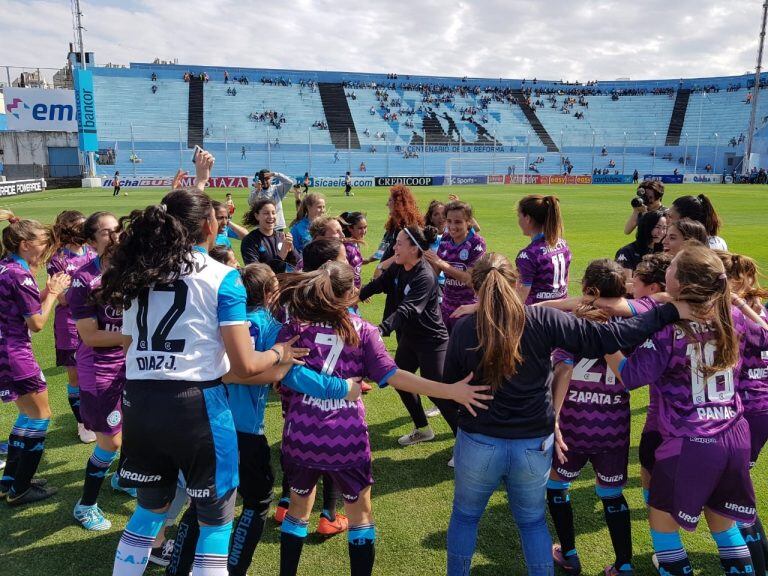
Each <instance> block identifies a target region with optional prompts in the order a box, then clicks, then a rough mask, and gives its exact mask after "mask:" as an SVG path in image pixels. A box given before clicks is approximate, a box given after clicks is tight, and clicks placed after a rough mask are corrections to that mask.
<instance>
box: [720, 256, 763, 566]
mask: <svg viewBox="0 0 768 576" xmlns="http://www.w3.org/2000/svg"><path fill="white" fill-rule="evenodd" d="M718 255H719V256H720V260H721V261H722V262H723V266H724V267H725V273H726V274H727V275H728V282H729V284H730V286H731V294H732V295H733V300H732V301H733V305H734V306H736V307H737V308H739V310H740V311H741V312H742V313H743V314H744V315H745V316H748V317H750V318H751V319H752V320H753V321H755V322H757V323H763V324H764V323H765V321H766V320H768V318H766V311H765V307H763V303H762V300H763V299H764V298H766V297H768V292H767V291H766V290H764V289H763V288H761V287H760V284H759V282H758V280H757V279H758V276H759V271H758V268H757V263H756V262H755V261H754V260H753V259H752V258H750V257H749V256H742V255H740V254H729V253H727V252H718ZM755 314H757V317H756V318H755V317H754V315H755ZM742 360H743V362H742V365H741V371H740V373H739V387H738V391H739V396H740V397H741V403H742V404H743V406H744V419H745V420H746V421H747V423H748V424H749V436H750V456H749V465H750V468H752V467H754V465H755V463H756V462H757V458H758V456H759V455H760V451H761V450H762V449H763V446H765V442H766V440H768V348H763V349H761V348H760V347H759V346H754V344H753V343H752V342H750V341H747V342H746V343H745V346H744V352H743V356H742ZM739 529H740V530H741V534H742V535H743V536H744V539H745V540H746V542H747V546H749V551H750V553H751V555H752V561H753V562H754V564H755V572H756V573H757V574H762V573H764V572H765V564H766V562H765V559H766V557H768V550H767V549H766V546H767V544H768V543H766V540H765V531H764V530H763V524H762V522H760V518H759V517H758V516H755V523H754V524H752V525H749V524H739ZM761 569H762V572H760V570H761Z"/></svg>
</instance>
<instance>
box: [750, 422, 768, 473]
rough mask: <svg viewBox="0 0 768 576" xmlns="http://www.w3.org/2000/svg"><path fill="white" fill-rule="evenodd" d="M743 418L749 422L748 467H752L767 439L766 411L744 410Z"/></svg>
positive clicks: (767, 423)
mask: <svg viewBox="0 0 768 576" xmlns="http://www.w3.org/2000/svg"><path fill="white" fill-rule="evenodd" d="M744 420H746V421H747V424H749V436H750V445H749V446H750V454H749V467H750V468H752V467H753V466H754V465H755V462H757V457H758V456H760V451H761V450H762V449H763V446H765V442H766V441H768V412H744Z"/></svg>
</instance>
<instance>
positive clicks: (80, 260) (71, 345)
mask: <svg viewBox="0 0 768 576" xmlns="http://www.w3.org/2000/svg"><path fill="white" fill-rule="evenodd" d="M95 257H96V253H95V252H94V251H93V250H92V249H91V248H90V246H88V245H86V246H83V253H82V254H76V253H75V252H72V251H71V250H67V249H66V248H61V249H60V250H57V251H56V253H55V254H54V255H53V256H51V259H50V260H49V261H48V265H47V266H46V270H47V271H48V275H49V276H53V275H54V274H56V273H58V272H64V273H65V274H67V275H69V276H72V275H74V273H75V271H77V269H78V268H80V267H81V266H84V265H85V264H88V262H90V261H91V260H93V259H94V258H95ZM53 338H54V342H55V343H56V348H58V349H59V350H75V349H77V347H78V346H79V345H80V339H79V338H78V336H77V328H76V327H75V321H74V320H73V319H72V313H71V310H70V307H69V293H67V304H62V303H61V302H58V303H57V304H56V312H55V316H54V318H53Z"/></svg>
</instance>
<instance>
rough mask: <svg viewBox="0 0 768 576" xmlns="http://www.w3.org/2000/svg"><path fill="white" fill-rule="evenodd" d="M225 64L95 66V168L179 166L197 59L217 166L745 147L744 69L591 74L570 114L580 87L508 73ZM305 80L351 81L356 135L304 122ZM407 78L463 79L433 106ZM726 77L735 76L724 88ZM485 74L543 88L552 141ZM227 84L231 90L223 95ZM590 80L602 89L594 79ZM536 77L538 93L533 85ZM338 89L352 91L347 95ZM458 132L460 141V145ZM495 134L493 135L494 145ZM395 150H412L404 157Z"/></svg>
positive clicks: (414, 167) (625, 162) (326, 170)
mask: <svg viewBox="0 0 768 576" xmlns="http://www.w3.org/2000/svg"><path fill="white" fill-rule="evenodd" d="M227 71H228V72H229V78H230V82H229V83H228V84H225V83H224V81H223V76H224V68H221V67H201V66H179V65H159V64H143V63H139V64H131V67H130V68H95V79H94V86H95V92H96V103H97V116H98V119H99V140H100V146H101V147H103V148H114V149H115V150H116V152H117V154H116V156H117V164H116V165H115V166H102V167H101V170H100V172H102V173H103V174H110V173H111V172H112V171H113V170H114V169H119V170H120V171H121V173H122V174H125V175H130V174H133V173H136V174H152V175H168V174H172V173H173V172H175V170H176V169H177V168H179V167H184V168H186V169H189V168H190V163H189V156H190V154H189V150H188V134H187V125H188V114H189V106H190V105H189V86H188V84H187V83H186V82H185V81H184V79H183V76H184V73H185V72H190V73H191V74H195V75H199V74H201V73H203V72H205V73H207V74H208V75H209V77H210V81H209V82H206V83H205V84H204V87H203V95H204V102H203V107H202V108H203V126H204V131H205V133H204V137H203V143H204V146H205V147H206V148H208V149H210V150H212V151H213V152H214V153H215V154H216V156H217V171H218V172H219V173H220V174H224V173H227V174H231V175H239V174H252V173H253V172H255V171H256V170H258V169H260V168H263V167H269V168H270V169H272V170H277V171H281V172H285V173H288V174H289V175H298V174H303V173H304V172H305V171H310V172H311V173H312V174H313V175H315V176H338V175H341V174H343V173H344V172H345V171H347V170H349V171H350V172H352V173H353V174H355V175H360V174H362V172H361V170H360V168H361V163H365V167H366V172H365V174H366V175H376V176H379V175H398V176H400V175H440V174H443V173H445V171H446V163H447V162H448V160H449V159H451V158H456V157H457V156H459V155H460V156H461V157H462V159H463V161H462V164H461V168H459V167H458V165H454V166H453V168H452V170H453V173H454V174H456V170H460V171H461V172H463V173H464V174H470V173H478V172H482V173H490V172H491V171H493V172H496V173H501V172H506V170H505V166H506V165H510V164H512V163H513V162H514V164H515V170H516V172H517V173H521V172H522V171H523V170H525V166H524V164H525V163H526V158H527V159H528V161H533V159H534V158H536V157H542V158H544V161H543V162H541V163H539V164H538V166H537V167H538V170H539V171H540V172H541V173H547V174H552V173H560V172H562V170H563V165H562V164H561V160H562V158H564V157H568V159H569V160H570V162H571V163H572V165H573V173H574V174H585V173H586V174H588V173H591V172H592V171H593V169H601V170H602V169H606V168H609V163H610V162H611V160H612V161H613V162H614V163H615V165H613V166H610V171H611V172H612V173H613V172H614V171H620V172H621V171H623V172H624V173H631V172H632V171H633V170H635V169H636V170H638V172H640V174H641V175H642V174H644V173H650V172H655V173H671V172H672V171H673V170H675V169H678V170H679V171H680V172H683V171H688V172H692V171H694V166H693V163H694V160H695V159H696V158H695V156H696V152H695V151H696V150H697V151H698V164H697V168H696V169H697V170H698V171H703V166H704V165H705V164H706V163H710V162H713V161H714V158H715V152H716V151H718V161H717V162H716V163H715V170H716V171H723V170H724V169H730V168H728V165H727V164H726V160H728V159H729V158H730V157H735V156H740V155H741V154H743V145H742V144H741V143H739V144H738V145H737V146H729V144H728V142H729V139H730V138H732V137H734V138H737V137H738V135H739V134H742V133H744V132H746V127H747V123H748V119H749V108H750V107H749V106H747V105H745V104H744V100H745V98H746V94H747V92H748V88H747V86H749V85H750V81H751V78H750V77H747V76H741V77H722V78H694V79H686V80H682V81H680V80H658V81H646V82H642V81H641V82H631V81H613V82H600V83H599V84H598V85H596V86H593V87H591V88H590V89H591V92H590V93H588V94H586V95H585V96H584V98H585V100H586V102H587V104H588V106H580V105H578V104H577V105H574V106H573V107H572V109H571V110H570V112H571V113H570V114H564V113H562V112H561V110H560V108H561V106H562V103H563V101H564V99H565V98H567V97H568V96H569V95H570V94H569V91H572V90H574V89H581V88H585V87H578V86H573V85H563V84H561V83H557V82H549V81H539V82H536V84H533V82H532V81H523V80H507V79H498V80H497V79H494V80H491V79H475V78H470V79H460V78H443V77H422V76H419V77H416V76H413V77H402V76H401V77H399V78H398V79H396V80H393V79H392V78H388V77H387V76H386V75H382V74H361V73H346V72H316V71H295V70H294V71H290V70H261V69H240V68H228V69H227ZM153 73H154V74H155V75H156V77H157V80H156V81H155V82H153V81H152V80H151V79H150V76H151V75H152V74H153ZM240 76H246V77H247V78H248V83H247V84H244V83H240V82H236V81H235V80H234V79H235V78H239V77H240ZM262 78H265V79H269V83H267V82H264V83H262V81H261V80H262ZM306 82H316V83H317V82H319V83H322V82H327V83H341V82H348V83H350V84H349V86H348V87H347V89H346V91H347V93H348V97H347V105H348V106H349V113H350V114H351V118H352V121H353V122H354V127H355V130H356V133H357V134H356V136H357V140H358V141H359V148H358V147H357V144H356V142H355V145H353V146H352V148H351V149H346V148H347V147H346V146H344V147H343V148H340V149H337V148H336V147H335V146H334V145H333V143H332V140H331V134H330V133H329V131H328V130H326V129H318V128H316V127H313V124H314V123H316V122H327V118H326V115H325V111H324V107H323V102H322V99H321V95H320V91H319V90H317V88H315V87H312V86H309V85H306ZM419 84H421V85H424V84H427V85H430V86H435V85H440V86H451V87H455V88H463V89H465V90H463V93H464V95H460V94H459V93H458V92H454V96H453V99H452V101H451V102H449V103H442V104H440V105H439V106H438V105H436V104H434V103H428V102H422V99H423V96H424V92H423V91H421V90H419V89H418V88H420V86H419ZM153 85H155V86H157V91H156V93H153V92H152V86H153ZM733 85H739V86H740V87H741V88H740V89H739V90H736V91H727V90H726V89H727V88H728V87H729V86H733ZM373 86H377V87H380V88H383V89H385V90H386V92H387V94H388V97H389V100H388V102H391V101H392V100H393V99H398V100H400V101H401V102H402V106H400V107H392V111H394V112H397V113H399V117H398V119H397V120H391V119H390V120H387V119H385V118H384V112H385V111H384V110H383V109H382V108H381V107H380V103H379V101H378V100H377V98H376V92H375V89H374V87H373ZM680 87H683V88H687V89H692V90H694V92H693V93H692V94H691V97H690V101H689V103H688V108H687V111H686V114H685V117H684V122H683V128H682V134H683V135H682V137H681V141H680V145H679V146H665V145H664V144H665V137H666V135H667V129H668V127H669V124H670V118H671V117H672V111H673V105H674V103H675V93H674V91H675V90H676V89H678V88H680ZM703 87H709V88H710V89H711V90H712V91H710V92H708V93H706V94H705V93H704V92H702V91H701V90H700V89H701V88H703ZM495 88H511V89H513V90H521V89H522V90H527V89H530V90H532V91H533V94H532V95H531V100H532V101H533V100H536V99H537V98H540V99H542V100H543V101H544V107H535V111H536V115H537V117H538V119H539V120H540V122H541V125H542V126H543V128H544V129H545V130H546V131H547V132H548V133H549V135H550V136H551V137H552V140H553V141H554V143H555V145H556V146H557V147H558V148H559V152H547V148H546V146H545V145H544V143H543V141H542V139H541V138H540V137H539V136H538V135H537V133H536V131H535V129H533V127H532V125H531V123H530V122H529V120H528V118H526V116H525V114H524V113H523V110H522V109H521V107H520V105H519V104H518V103H517V102H515V101H514V99H511V98H507V99H503V98H502V99H499V100H491V101H490V102H489V103H488V104H487V107H485V108H484V107H483V102H482V101H481V99H482V98H483V97H487V96H489V95H490V93H488V92H486V91H485V90H486V89H495ZM715 88H717V89H719V91H714V89H715ZM228 89H229V90H230V93H227V90H228ZM232 89H234V90H236V92H237V94H236V95H232V93H231V90H232ZM658 89H664V90H663V92H664V93H661V94H654V93H653V91H654V90H658ZM597 90H600V91H601V92H602V93H601V94H596V93H594V92H596V91H597ZM613 90H623V91H628V90H632V91H634V93H633V94H632V95H629V94H624V93H621V95H620V96H619V97H618V99H616V98H612V97H611V96H610V92H611V91H613ZM539 91H541V92H546V93H547V94H538V93H539ZM553 91H554V92H560V93H556V94H555V95H554V96H555V98H556V101H557V105H556V107H555V108H552V107H551V106H550V103H549V102H548V101H547V100H546V98H547V97H549V92H553ZM637 91H645V93H644V94H638V93H637ZM427 92H430V91H427ZM350 93H354V98H352V97H351V94H350ZM371 107H373V109H374V114H371ZM466 107H473V108H476V109H477V110H478V112H477V113H476V114H474V115H473V116H472V117H470V115H464V114H462V112H461V110H462V109H463V108H466ZM405 109H412V110H414V111H415V114H414V115H413V116H411V117H409V116H407V115H405V114H403V113H402V111H403V110H405ZM265 111H276V112H277V113H278V114H282V115H284V117H285V120H286V121H285V122H284V123H280V124H279V129H278V128H277V126H275V125H274V124H271V123H270V122H268V121H255V120H253V119H249V115H250V114H252V113H254V114H256V115H258V114H260V113H262V112H265ZM577 111H579V112H583V113H584V118H583V119H581V120H579V119H576V118H575V116H574V113H575V112H577ZM766 115H768V100H766V99H765V98H763V99H762V100H761V103H760V106H759V118H758V120H759V121H760V124H759V125H760V126H762V125H764V124H765V122H764V121H763V120H768V118H765V116H766ZM408 120H410V121H412V122H413V126H412V127H408V126H406V121H408ZM699 120H700V122H699ZM425 130H426V131H427V134H426V150H425V147H424V144H425V142H424V136H425ZM430 130H431V131H430ZM191 133H193V132H191ZM715 133H717V134H718V136H717V137H716V138H715V136H714V134H715ZM377 134H378V137H377ZM542 137H543V136H542ZM459 138H460V139H461V142H462V143H463V144H465V147H464V148H463V149H462V151H461V152H459V150H458V144H459ZM351 140H353V141H354V138H351ZM494 141H496V142H497V143H498V145H497V147H496V148H495V149H494V148H493V143H494ZM337 144H338V141H337ZM433 146H442V147H441V148H434V147H433ZM373 147H375V152H374V151H373ZM603 147H605V148H607V153H606V154H605V155H601V153H600V152H601V149H602V148H603ZM479 150H482V151H479ZM491 150H493V151H491ZM406 152H411V153H412V156H411V157H408V158H405V157H404V155H405V153H406ZM425 152H426V153H425ZM417 156H418V157H417ZM510 156H514V157H516V160H514V161H513V160H511V159H510V158H509V157H510ZM684 156H687V157H689V160H688V162H687V163H686V164H685V165H683V164H682V163H681V161H682V159H683V157H684ZM665 158H667V159H665Z"/></svg>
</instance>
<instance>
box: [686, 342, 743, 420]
mask: <svg viewBox="0 0 768 576" xmlns="http://www.w3.org/2000/svg"><path fill="white" fill-rule="evenodd" d="M685 353H686V355H687V356H688V359H689V361H690V363H691V394H692V396H693V404H694V405H697V404H704V403H705V402H728V401H729V400H730V399H731V398H733V394H734V386H733V372H732V371H731V370H721V371H719V372H715V373H714V374H712V375H710V376H707V377H706V378H704V375H703V374H702V373H701V370H700V368H699V362H701V355H700V354H699V346H696V345H694V344H688V348H687V349H686V352H685ZM703 356H704V362H705V363H706V364H708V365H712V364H714V362H715V345H714V344H712V342H707V343H706V344H704V346H703ZM719 385H721V386H722V390H719V389H718V388H719V387H720V386H719Z"/></svg>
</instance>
